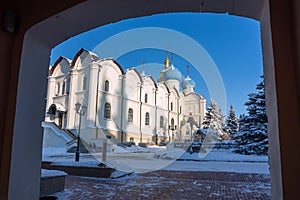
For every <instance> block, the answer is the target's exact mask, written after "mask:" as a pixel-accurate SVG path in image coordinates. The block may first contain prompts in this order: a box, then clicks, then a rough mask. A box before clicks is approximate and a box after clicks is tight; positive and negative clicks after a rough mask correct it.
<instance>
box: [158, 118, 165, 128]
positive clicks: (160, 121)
mask: <svg viewBox="0 0 300 200" xmlns="http://www.w3.org/2000/svg"><path fill="white" fill-rule="evenodd" d="M159 127H160V128H163V127H164V116H160V119H159Z"/></svg>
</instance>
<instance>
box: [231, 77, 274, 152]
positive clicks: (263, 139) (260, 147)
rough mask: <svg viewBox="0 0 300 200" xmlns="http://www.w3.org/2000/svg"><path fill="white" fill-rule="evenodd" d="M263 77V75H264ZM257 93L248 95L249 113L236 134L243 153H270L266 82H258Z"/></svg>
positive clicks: (242, 120)
mask: <svg viewBox="0 0 300 200" xmlns="http://www.w3.org/2000/svg"><path fill="white" fill-rule="evenodd" d="M262 78H263V77H262ZM256 90H257V92H256V93H250V94H249V95H248V98H249V100H248V101H247V102H246V103H245V105H246V106H247V115H245V116H244V117H243V118H242V119H241V120H240V122H241V127H240V131H239V132H238V133H237V134H236V142H237V144H238V148H237V149H236V150H235V151H236V152H238V153H242V154H265V155H266V154H268V129H267V123H268V120H267V115H266V102H265V90H264V82H263V81H262V82H260V83H259V84H257V87H256Z"/></svg>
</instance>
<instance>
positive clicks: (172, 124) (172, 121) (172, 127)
mask: <svg viewBox="0 0 300 200" xmlns="http://www.w3.org/2000/svg"><path fill="white" fill-rule="evenodd" d="M171 129H172V130H173V129H174V118H172V119H171Z"/></svg>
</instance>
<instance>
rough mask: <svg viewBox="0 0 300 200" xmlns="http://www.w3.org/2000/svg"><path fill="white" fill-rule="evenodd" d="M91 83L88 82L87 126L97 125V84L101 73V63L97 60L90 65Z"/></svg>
mask: <svg viewBox="0 0 300 200" xmlns="http://www.w3.org/2000/svg"><path fill="white" fill-rule="evenodd" d="M88 69H89V71H90V73H89V74H90V76H89V80H88V81H89V82H88V83H89V84H88V99H87V113H86V118H87V127H95V125H96V124H95V123H96V122H95V120H96V119H97V117H96V101H97V92H98V91H97V85H98V79H99V77H98V75H99V70H100V69H99V65H98V64H97V63H96V62H91V63H90V65H89V68H88Z"/></svg>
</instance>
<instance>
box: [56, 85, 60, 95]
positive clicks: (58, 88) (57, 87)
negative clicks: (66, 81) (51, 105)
mask: <svg viewBox="0 0 300 200" xmlns="http://www.w3.org/2000/svg"><path fill="white" fill-rule="evenodd" d="M59 94H60V84H59V83H56V96H58V95H59Z"/></svg>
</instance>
